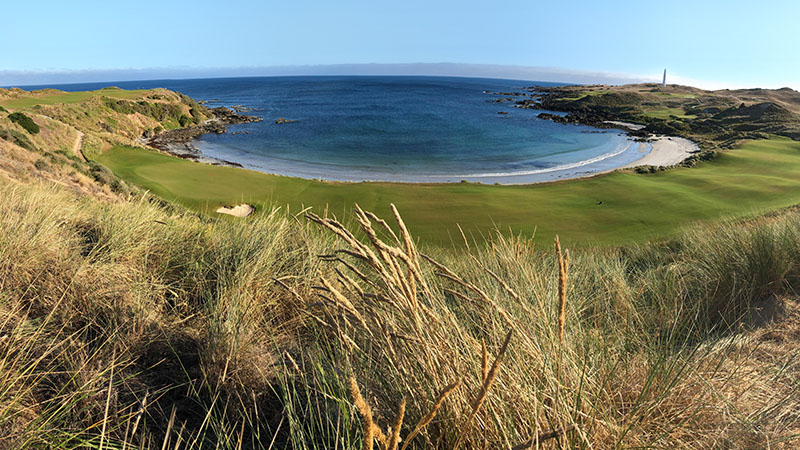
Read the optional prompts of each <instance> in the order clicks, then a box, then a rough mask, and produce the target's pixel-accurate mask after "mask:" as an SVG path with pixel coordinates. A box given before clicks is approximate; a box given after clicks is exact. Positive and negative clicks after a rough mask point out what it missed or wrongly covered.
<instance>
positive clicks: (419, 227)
mask: <svg viewBox="0 0 800 450" xmlns="http://www.w3.org/2000/svg"><path fill="white" fill-rule="evenodd" d="M96 159H97V161H98V162H100V163H102V164H103V165H105V166H107V167H108V168H110V169H111V170H112V171H113V172H114V173H115V174H117V175H118V176H120V177H121V178H123V179H124V180H125V181H128V182H130V183H133V184H136V185H138V186H141V187H143V188H145V189H148V190H150V191H151V192H153V193H154V194H156V195H158V196H161V197H163V198H165V199H168V200H173V201H176V202H178V203H180V204H182V205H185V206H187V207H189V208H192V209H195V210H198V211H206V212H213V211H214V210H215V209H216V208H217V207H219V206H220V205H235V204H238V203H242V202H247V203H252V204H255V205H256V206H257V207H258V208H259V209H261V210H270V209H271V206H272V205H279V206H285V205H289V206H290V210H291V211H300V210H301V209H303V208H304V207H307V206H311V207H313V208H314V211H316V212H317V213H321V211H323V210H324V209H325V207H326V205H327V208H328V211H329V212H331V213H334V214H336V215H338V216H339V217H347V214H349V211H350V210H351V208H352V205H353V204H354V203H356V202H357V203H358V204H359V205H361V207H362V208H364V209H368V210H371V211H375V212H376V213H377V214H379V215H388V214H390V213H391V211H389V210H388V208H387V206H386V205H388V204H389V203H394V204H395V205H397V206H398V208H400V209H401V210H402V211H404V218H405V220H406V222H407V223H408V224H409V226H410V227H412V228H413V229H414V230H415V235H416V236H417V237H419V238H421V239H422V240H424V241H425V242H428V243H432V244H436V245H442V246H449V245H450V244H451V243H452V242H453V241H454V240H456V238H457V237H458V236H459V230H458V228H457V226H456V224H460V226H461V227H462V228H463V229H464V231H465V232H466V233H467V234H475V235H480V234H484V233H486V232H487V231H490V230H492V229H494V228H495V227H497V228H500V229H503V230H507V229H508V228H509V227H510V228H511V229H513V230H514V231H515V232H517V233H522V234H524V235H531V234H533V232H534V230H535V231H536V239H537V240H538V241H540V242H549V241H551V240H552V239H553V236H555V234H556V233H558V234H559V235H560V236H561V239H562V241H563V242H564V243H566V244H567V245H571V246H575V245H581V246H584V245H618V244H626V243H632V242H643V241H645V240H649V239H663V238H668V237H670V236H675V235H677V234H679V233H680V231H681V229H682V228H684V227H686V226H687V225H691V224H693V223H695V222H706V223H708V222H714V221H719V220H721V219H723V218H743V217H752V216H756V215H758V214H763V213H765V212H768V211H772V210H776V209H779V208H783V207H787V206H791V205H794V204H797V203H800V177H798V176H797V173H800V143H798V142H794V141H791V140H788V139H779V138H776V139H771V140H765V141H753V142H749V143H746V144H744V145H742V146H741V148H739V149H736V150H734V151H730V152H726V153H724V154H722V155H721V156H720V157H719V158H717V159H716V160H714V161H711V162H706V163H702V164H701V165H699V166H698V167H695V168H691V169H686V168H679V169H674V170H669V171H663V172H659V173H656V174H649V175H641V174H635V173H631V172H621V173H612V174H607V175H602V176H598V177H594V178H590V179H583V180H571V181H566V182H557V183H548V184H539V185H528V186H489V185H478V184H464V183H460V184H442V185H419V184H417V185H415V184H398V183H353V184H348V183H323V182H314V181H309V180H302V179H298V178H289V177H281V176H272V175H267V174H263V173H259V172H253V171H247V170H241V169H236V168H230V167H217V166H210V165H205V164H199V163H194V162H190V161H185V160H181V159H178V158H173V157H170V156H167V155H163V154H159V153H156V152H152V151H147V150H143V149H137V148H129V147H115V148H113V149H111V150H109V151H107V152H105V153H103V154H100V155H98V156H97V158H96ZM600 202H602V203H600ZM458 240H460V238H458Z"/></svg>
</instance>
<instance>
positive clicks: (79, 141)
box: [72, 130, 86, 162]
mask: <svg viewBox="0 0 800 450" xmlns="http://www.w3.org/2000/svg"><path fill="white" fill-rule="evenodd" d="M75 131H76V132H77V133H78V136H76V137H75V143H74V144H72V152H73V153H75V156H77V157H78V158H80V160H81V161H83V162H86V158H84V157H83V152H82V151H81V147H82V146H83V132H81V131H79V130H75Z"/></svg>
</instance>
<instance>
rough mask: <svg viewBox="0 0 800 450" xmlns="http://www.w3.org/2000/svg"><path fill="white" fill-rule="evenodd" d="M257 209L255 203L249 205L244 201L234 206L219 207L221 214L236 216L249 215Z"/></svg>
mask: <svg viewBox="0 0 800 450" xmlns="http://www.w3.org/2000/svg"><path fill="white" fill-rule="evenodd" d="M255 210H256V207H255V206H253V205H248V204H247V203H242V204H241V205H236V206H232V207H228V206H220V207H219V208H217V212H218V213H220V214H228V215H231V216H235V217H247V216H249V215H250V214H253V212H254V211H255Z"/></svg>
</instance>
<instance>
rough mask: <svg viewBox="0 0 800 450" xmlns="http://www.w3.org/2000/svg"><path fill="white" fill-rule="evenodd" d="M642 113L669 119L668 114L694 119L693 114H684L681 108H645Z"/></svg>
mask: <svg viewBox="0 0 800 450" xmlns="http://www.w3.org/2000/svg"><path fill="white" fill-rule="evenodd" d="M644 114H645V115H647V116H650V117H655V118H657V119H669V118H670V116H675V117H680V118H682V119H696V118H697V116H696V115H694V114H686V113H685V112H684V111H683V109H681V108H657V109H645V111H644Z"/></svg>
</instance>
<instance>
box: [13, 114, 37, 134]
mask: <svg viewBox="0 0 800 450" xmlns="http://www.w3.org/2000/svg"><path fill="white" fill-rule="evenodd" d="M8 120H10V121H12V122H14V123H16V124H18V125H19V126H21V127H22V128H24V129H25V131H27V132H28V133H30V134H36V133H38V132H39V125H36V122H34V121H33V119H31V118H30V117H28V116H26V115H25V114H23V113H21V112H15V113H11V114H9V115H8Z"/></svg>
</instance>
